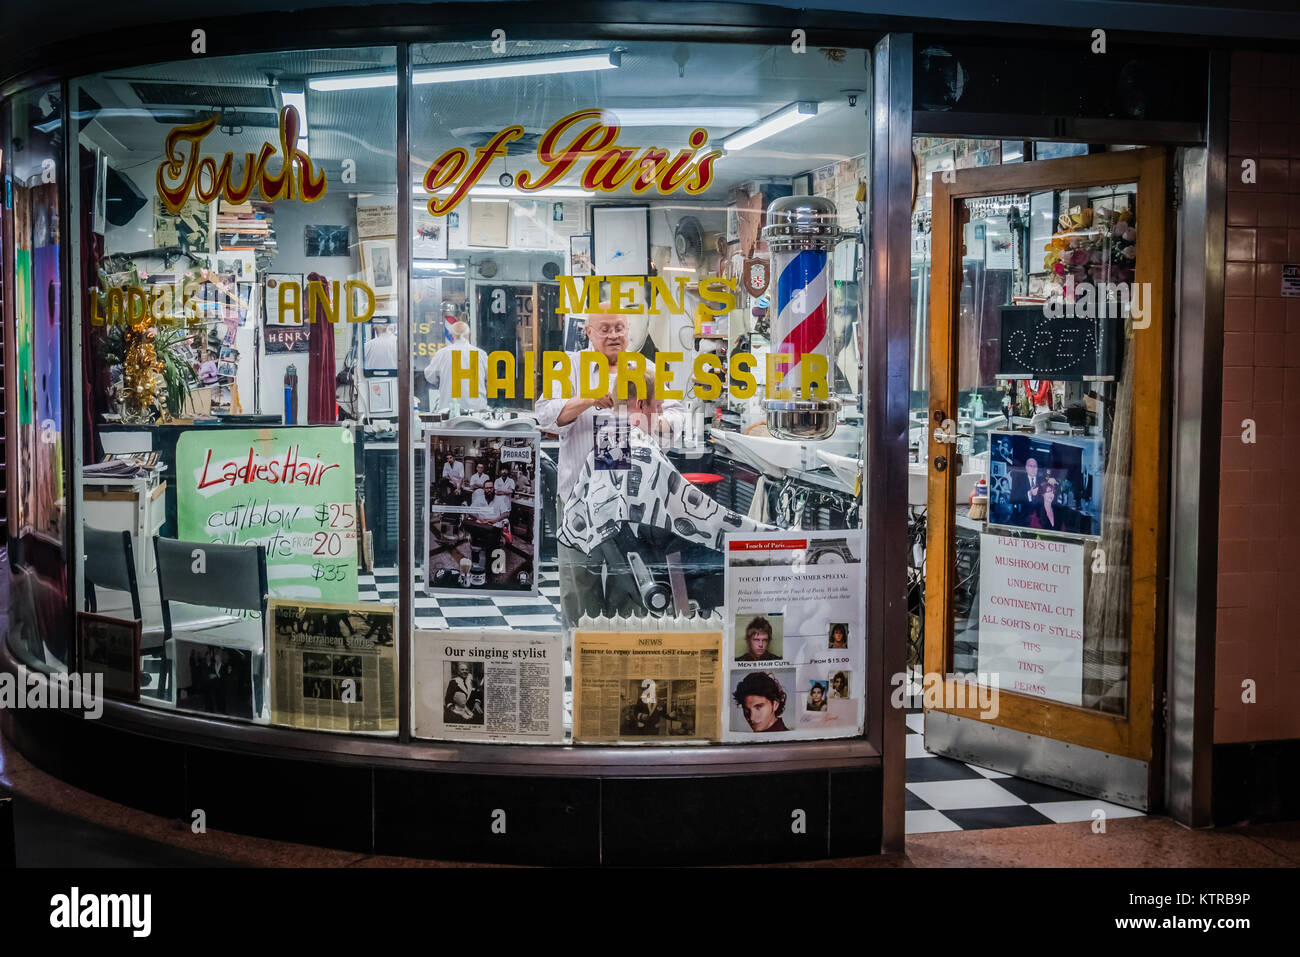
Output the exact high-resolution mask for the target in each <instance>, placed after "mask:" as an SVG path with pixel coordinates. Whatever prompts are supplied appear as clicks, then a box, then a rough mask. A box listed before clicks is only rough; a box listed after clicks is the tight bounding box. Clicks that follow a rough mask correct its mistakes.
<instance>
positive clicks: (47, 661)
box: [5, 84, 71, 670]
mask: <svg viewBox="0 0 1300 957" xmlns="http://www.w3.org/2000/svg"><path fill="white" fill-rule="evenodd" d="M62 106H63V105H62V97H61V95H60V92H59V87H58V85H57V84H51V85H49V86H44V87H39V88H37V89H34V90H29V91H27V92H25V93H22V94H19V95H18V96H15V97H13V98H12V99H11V100H10V101H9V104H8V109H9V127H8V128H9V130H10V140H9V143H8V144H7V146H8V149H7V150H6V151H5V152H6V156H7V160H8V164H7V172H8V175H9V179H8V183H9V188H10V194H9V195H8V196H7V197H6V205H7V206H8V207H9V209H10V212H11V216H12V222H13V238H12V249H13V263H12V268H13V272H12V276H13V289H12V291H11V293H10V296H9V298H10V301H11V306H10V308H12V315H13V323H14V324H13V327H12V328H13V344H12V347H11V350H12V351H11V352H10V357H11V358H10V361H11V362H12V364H13V375H12V378H11V379H10V380H9V382H8V383H7V384H8V385H9V388H10V389H11V390H12V391H11V393H10V395H11V398H9V399H8V401H7V403H6V405H7V409H6V411H7V412H8V414H9V422H8V427H9V428H10V429H12V430H13V435H14V446H13V447H14V449H15V451H16V453H17V454H16V460H14V461H11V462H9V463H7V465H8V468H7V474H8V475H9V476H11V477H12V479H11V485H10V488H9V490H8V495H7V502H8V508H9V516H8V518H9V529H10V535H11V536H12V541H13V543H12V545H11V546H10V555H11V558H12V562H11V568H12V571H13V577H12V584H11V587H10V594H11V597H10V608H11V610H10V619H11V624H10V639H9V645H10V647H11V648H12V649H13V650H14V651H15V653H16V654H17V655H18V657H19V658H20V659H21V660H22V661H24V662H25V663H26V664H28V665H35V666H37V667H42V668H44V667H49V668H53V669H56V670H64V669H65V668H66V667H67V664H68V662H69V660H70V651H71V649H70V647H69V645H70V643H69V641H68V631H69V629H68V622H67V619H66V616H65V614H64V611H63V608H64V602H65V601H66V595H67V594H68V589H67V582H66V566H65V553H64V535H65V532H66V524H67V523H66V520H65V516H66V512H67V500H66V495H67V468H66V466H67V463H66V462H65V461H64V451H65V442H64V438H65V432H66V425H65V423H64V418H63V403H64V397H65V394H64V389H65V388H66V382H65V379H64V369H63V363H64V356H63V354H62V340H63V332H64V329H63V319H62V317H63V280H62V274H61V272H60V268H61V257H62V256H64V255H66V250H65V249H64V246H63V241H64V229H65V227H64V222H63V216H62V210H61V209H60V200H59V194H60V190H61V188H62V177H63V172H64V171H63V137H64V129H63V108H62Z"/></svg>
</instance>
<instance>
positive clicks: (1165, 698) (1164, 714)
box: [1160, 691, 1169, 730]
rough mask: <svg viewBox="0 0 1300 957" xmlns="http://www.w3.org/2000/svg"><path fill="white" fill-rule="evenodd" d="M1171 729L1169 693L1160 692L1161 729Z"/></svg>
mask: <svg viewBox="0 0 1300 957" xmlns="http://www.w3.org/2000/svg"><path fill="white" fill-rule="evenodd" d="M1168 727H1169V692H1168V691H1162V692H1160V728H1161V730H1163V729H1165V728H1168Z"/></svg>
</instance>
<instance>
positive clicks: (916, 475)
mask: <svg viewBox="0 0 1300 957" xmlns="http://www.w3.org/2000/svg"><path fill="white" fill-rule="evenodd" d="M983 477H984V473H983V472H964V473H962V474H961V475H958V476H957V489H956V500H957V504H959V505H965V504H966V502H967V501H969V499H970V493H971V489H973V488H975V486H976V484H977V483H978V482H979V480H980V479H982V478H983ZM929 481H930V475H929V467H928V466H927V464H926V463H924V462H922V463H921V464H920V465H909V466H908V467H907V504H908V505H925V504H926V503H927V501H928V500H929Z"/></svg>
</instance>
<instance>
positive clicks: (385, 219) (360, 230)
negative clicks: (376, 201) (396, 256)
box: [357, 206, 397, 239]
mask: <svg viewBox="0 0 1300 957" xmlns="http://www.w3.org/2000/svg"><path fill="white" fill-rule="evenodd" d="M396 235H397V207H396V206H358V207H357V239H375V238H388V237H392V236H396Z"/></svg>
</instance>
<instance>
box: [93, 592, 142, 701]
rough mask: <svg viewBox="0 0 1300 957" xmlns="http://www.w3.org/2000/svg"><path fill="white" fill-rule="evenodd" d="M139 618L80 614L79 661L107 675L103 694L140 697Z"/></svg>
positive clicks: (131, 697) (127, 697)
mask: <svg viewBox="0 0 1300 957" xmlns="http://www.w3.org/2000/svg"><path fill="white" fill-rule="evenodd" d="M140 631H141V623H140V619H138V618H135V619H130V620H128V619H125V618H110V617H109V616H108V615H93V614H91V613H90V612H86V611H79V612H77V661H78V662H79V663H80V668H81V670H82V671H83V672H92V673H94V672H98V673H100V674H102V675H103V676H104V694H106V695H111V696H113V697H114V698H126V699H128V700H135V699H137V698H139V697H140Z"/></svg>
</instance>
